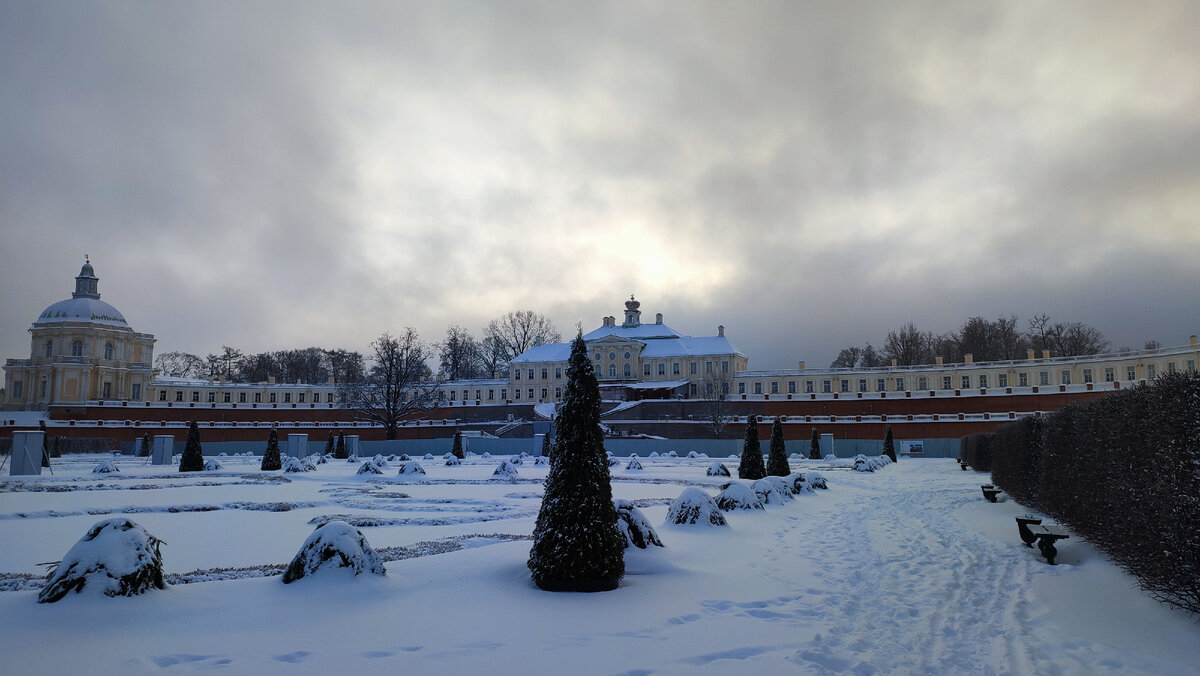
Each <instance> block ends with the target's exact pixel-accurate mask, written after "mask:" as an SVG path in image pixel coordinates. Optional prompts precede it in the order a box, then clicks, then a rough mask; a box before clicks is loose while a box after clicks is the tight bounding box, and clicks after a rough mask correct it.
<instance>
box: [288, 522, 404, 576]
mask: <svg viewBox="0 0 1200 676" xmlns="http://www.w3.org/2000/svg"><path fill="white" fill-rule="evenodd" d="M339 568H349V569H350V570H352V571H354V574H355V575H362V574H363V573H371V574H372V575H387V572H386V571H385V570H384V569H383V561H382V560H381V559H380V558H379V555H378V554H376V553H375V550H374V549H372V548H371V545H370V543H368V542H367V539H366V538H365V537H363V534H362V533H361V532H359V531H358V530H357V529H355V528H354V527H353V526H351V525H350V524H348V523H346V522H345V521H330V522H329V523H327V524H325V525H323V526H320V527H319V528H317V529H316V530H315V531H313V532H312V535H309V536H308V539H306V540H305V541H304V544H303V545H302V546H301V547H300V551H299V552H297V553H296V557H295V558H294V559H292V562H291V563H290V564H288V567H287V570H286V571H285V572H284V573H283V583H284V584H290V583H292V582H295V581H296V580H299V579H300V578H302V577H308V576H310V575H313V574H315V573H318V572H320V571H323V570H336V569H339Z"/></svg>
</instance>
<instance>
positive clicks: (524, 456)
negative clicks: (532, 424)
mask: <svg viewBox="0 0 1200 676" xmlns="http://www.w3.org/2000/svg"><path fill="white" fill-rule="evenodd" d="M543 438H545V437H543ZM521 457H522V458H528V457H529V454H528V453H526V452H525V451H521Z"/></svg>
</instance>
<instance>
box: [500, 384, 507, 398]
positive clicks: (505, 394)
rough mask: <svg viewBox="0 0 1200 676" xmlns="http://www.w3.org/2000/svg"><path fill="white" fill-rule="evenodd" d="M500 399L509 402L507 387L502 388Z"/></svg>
mask: <svg viewBox="0 0 1200 676" xmlns="http://www.w3.org/2000/svg"><path fill="white" fill-rule="evenodd" d="M500 398H501V399H503V400H505V401H508V388H507V387H503V388H500Z"/></svg>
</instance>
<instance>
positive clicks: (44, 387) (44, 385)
mask: <svg viewBox="0 0 1200 676" xmlns="http://www.w3.org/2000/svg"><path fill="white" fill-rule="evenodd" d="M42 398H43V399H45V398H46V379H45V378H42Z"/></svg>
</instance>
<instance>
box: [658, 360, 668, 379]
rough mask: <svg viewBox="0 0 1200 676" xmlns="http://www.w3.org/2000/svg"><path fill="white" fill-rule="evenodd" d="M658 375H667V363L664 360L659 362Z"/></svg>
mask: <svg viewBox="0 0 1200 676" xmlns="http://www.w3.org/2000/svg"><path fill="white" fill-rule="evenodd" d="M658 375H660V376H665V375H667V365H666V364H665V363H663V362H659V363H658Z"/></svg>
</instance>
